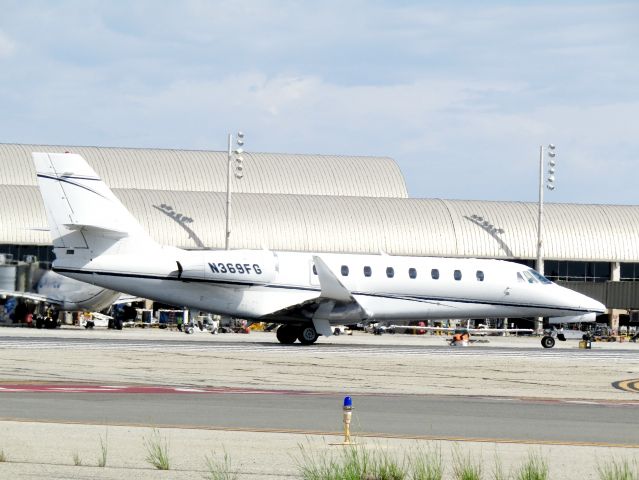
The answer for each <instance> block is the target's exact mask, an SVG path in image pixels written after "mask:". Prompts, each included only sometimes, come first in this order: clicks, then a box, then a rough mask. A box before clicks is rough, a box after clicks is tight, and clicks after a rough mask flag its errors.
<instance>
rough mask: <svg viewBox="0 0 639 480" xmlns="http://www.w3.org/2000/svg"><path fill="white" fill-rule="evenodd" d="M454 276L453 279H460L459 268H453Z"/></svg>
mask: <svg viewBox="0 0 639 480" xmlns="http://www.w3.org/2000/svg"><path fill="white" fill-rule="evenodd" d="M454 276H455V280H461V277H462V274H461V270H455V273H454Z"/></svg>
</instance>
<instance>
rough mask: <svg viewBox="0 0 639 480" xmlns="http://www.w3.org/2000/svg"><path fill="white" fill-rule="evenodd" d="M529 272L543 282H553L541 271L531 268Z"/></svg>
mask: <svg viewBox="0 0 639 480" xmlns="http://www.w3.org/2000/svg"><path fill="white" fill-rule="evenodd" d="M529 272H530V273H531V274H532V275H533V276H534V277H535V278H536V279H537V280H539V281H540V282H541V283H545V284H548V283H552V282H551V281H550V280H548V279H547V278H546V277H544V276H543V275H542V274H541V273H539V272H538V271H537V270H533V269H530V270H529Z"/></svg>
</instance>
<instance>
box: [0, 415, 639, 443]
mask: <svg viewBox="0 0 639 480" xmlns="http://www.w3.org/2000/svg"><path fill="white" fill-rule="evenodd" d="M0 422H18V423H53V424H61V425H93V426H111V427H140V428H175V429H180V430H209V431H219V432H240V433H281V434H289V435H315V436H323V437H326V436H336V437H342V436H343V435H344V432H341V431H340V432H336V431H324V430H301V429H294V428H254V427H251V428H249V427H246V428H243V427H220V426H215V425H212V426H201V425H183V424H152V425H149V424H145V423H137V422H86V421H82V422H80V421H74V420H63V421H60V420H47V419H38V420H32V419H24V418H11V417H0ZM353 438H354V439H357V438H384V439H390V440H424V441H442V442H475V443H500V444H514V445H557V446H569V447H606V448H628V449H639V444H632V443H609V442H571V441H563V440H535V439H505V438H488V437H487V438H483V437H450V436H446V435H403V434H393V433H377V432H365V433H358V434H355V435H353Z"/></svg>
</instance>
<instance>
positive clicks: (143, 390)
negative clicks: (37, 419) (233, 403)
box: [0, 383, 335, 395]
mask: <svg viewBox="0 0 639 480" xmlns="http://www.w3.org/2000/svg"><path fill="white" fill-rule="evenodd" d="M0 393H88V394H92V393H99V394H110V393H118V394H134V393H135V394H145V395H149V394H177V395H181V394H259V395H335V393H330V392H329V393H327V392H310V391H305V390H273V389H264V390H260V389H255V388H239V387H172V386H157V385H86V384H85V385H82V384H76V385H68V384H42V383H0Z"/></svg>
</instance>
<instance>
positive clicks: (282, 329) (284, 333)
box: [275, 325, 297, 345]
mask: <svg viewBox="0 0 639 480" xmlns="http://www.w3.org/2000/svg"><path fill="white" fill-rule="evenodd" d="M275 336H276V337H277V340H278V341H279V342H280V343H282V344H284V345H292V344H294V343H295V340H297V331H296V329H295V328H293V327H291V326H290V325H280V326H279V327H278V329H277V331H276V332H275Z"/></svg>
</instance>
